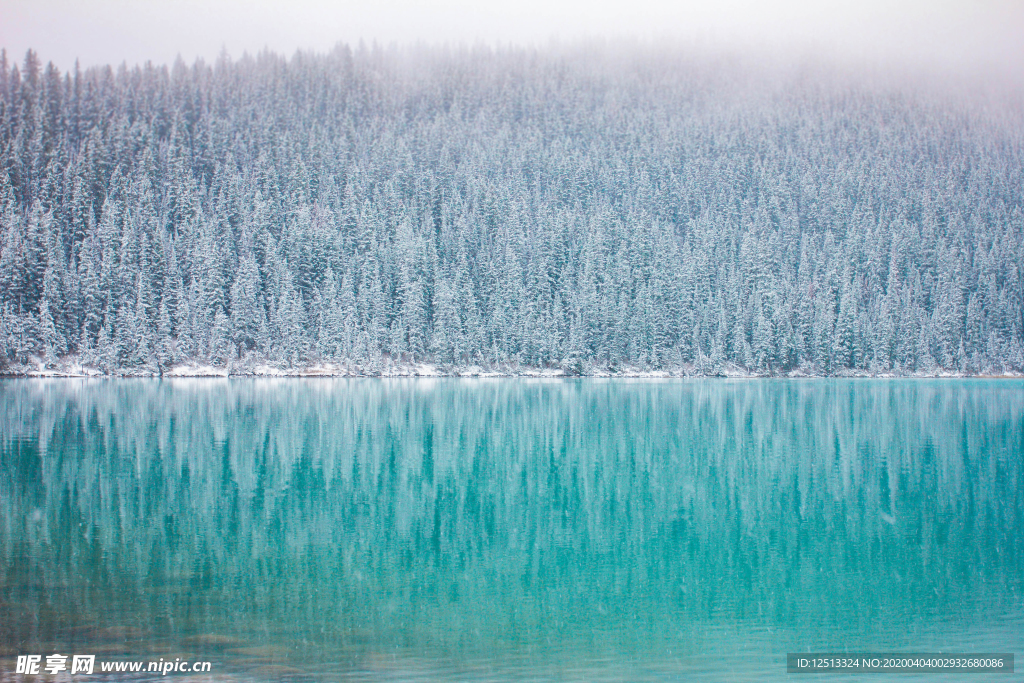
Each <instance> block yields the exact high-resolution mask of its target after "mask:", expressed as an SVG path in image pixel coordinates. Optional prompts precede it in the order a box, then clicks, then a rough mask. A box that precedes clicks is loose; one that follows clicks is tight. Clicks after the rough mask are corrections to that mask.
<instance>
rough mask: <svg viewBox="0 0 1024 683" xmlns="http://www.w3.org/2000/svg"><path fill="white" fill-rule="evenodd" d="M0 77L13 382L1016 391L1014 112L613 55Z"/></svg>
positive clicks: (36, 65) (668, 58)
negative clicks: (492, 377) (194, 373)
mask: <svg viewBox="0 0 1024 683" xmlns="http://www.w3.org/2000/svg"><path fill="white" fill-rule="evenodd" d="M0 67H2V68H0V347H2V348H0V366H2V367H0V371H3V372H5V373H7V374H21V373H26V372H31V371H36V372H38V371H45V370H47V369H49V370H51V371H55V372H66V371H68V369H69V368H77V369H78V370H83V371H84V370H85V369H89V370H90V371H91V372H99V373H109V374H143V375H145V374H154V375H155V374H164V373H168V372H178V373H181V372H187V368H199V367H202V368H207V369H213V370H214V371H217V372H230V373H233V374H235V373H240V374H245V373H252V372H271V371H273V372H291V371H301V370H302V369H303V368H327V370H326V371H328V372H330V371H338V372H347V373H376V372H380V371H381V368H386V367H391V368H394V367H404V368H415V367H421V366H422V367H430V368H434V369H436V371H437V372H441V373H454V372H458V371H459V369H460V368H466V367H469V366H473V367H477V368H482V369H484V370H487V369H497V371H500V372H520V371H526V370H529V369H538V370H542V369H554V370H558V371H560V372H562V373H565V374H594V373H607V372H615V371H616V370H617V369H619V368H623V367H626V368H631V369H638V370H640V371H643V372H657V371H668V372H676V373H678V372H686V373H694V374H719V373H722V372H726V371H732V372H745V373H752V374H771V375H781V374H792V373H799V374H811V375H835V374H896V375H903V374H921V373H923V374H941V373H955V374H1007V373H1020V372H1022V371H1024V206H1022V204H1024V115H1022V111H1021V108H1020V107H1019V106H1018V105H1014V104H1008V103H1006V102H1000V101H997V100H996V99H992V98H990V99H985V98H981V97H969V96H967V95H966V94H957V93H956V92H954V91H953V90H950V89H945V90H939V89H937V88H929V87H926V86H923V85H920V86H915V87H909V86H907V85H906V84H904V85H900V84H899V83H898V82H897V80H888V81H887V80H885V79H874V80H872V79H869V78H867V77H859V76H858V75H857V74H852V73H849V72H842V71H840V70H838V69H834V70H829V69H828V68H824V67H822V68H817V69H810V68H806V67H800V66H789V67H777V68H775V67H773V68H769V67H755V66H752V65H750V64H746V63H744V62H741V61H736V60H730V59H725V58H712V57H708V56H697V55H688V54H685V53H682V52H666V51H657V50H653V49H652V50H645V49H635V50H632V51H629V50H624V49H623V50H614V49H611V48H607V47H605V48H600V47H580V48H573V49H568V48H567V49H563V50H556V49H549V50H532V49H518V48H509V49H506V50H490V49H475V50H471V49H441V48H403V49H397V48H396V49H388V50H383V49H377V48H366V47H360V48H358V49H350V48H348V47H344V46H342V47H339V48H337V49H336V50H334V51H333V52H331V53H330V54H303V53H299V54H296V55H295V56H294V57H291V58H284V57H281V56H278V55H275V54H271V53H263V54H260V55H258V56H256V57H245V58H242V59H240V60H238V61H232V60H230V59H228V58H227V57H224V58H222V59H221V60H220V61H218V62H217V63H216V64H212V65H210V64H204V63H202V62H198V63H196V64H193V65H191V66H189V65H186V64H184V63H182V62H180V61H179V62H178V63H176V64H174V65H173V66H170V67H163V66H153V65H147V66H145V67H140V68H132V69H129V68H126V67H121V68H117V69H114V68H93V69H89V70H86V71H78V70H75V71H74V72H72V73H61V72H60V71H58V70H57V69H56V68H55V67H53V66H52V65H49V66H43V65H42V62H41V61H40V59H39V58H38V57H37V56H36V55H35V54H34V53H31V52H30V53H29V54H28V55H26V56H25V58H24V60H23V61H22V62H20V63H17V64H14V63H12V62H11V61H10V60H9V58H8V57H7V56H6V55H5V56H4V57H3V58H2V60H0ZM182 368H185V369H186V370H182ZM176 369H177V370H176ZM332 369H333V370H332Z"/></svg>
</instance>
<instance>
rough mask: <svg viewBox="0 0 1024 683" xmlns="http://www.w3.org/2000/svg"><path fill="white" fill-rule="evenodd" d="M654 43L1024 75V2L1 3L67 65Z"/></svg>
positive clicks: (4, 27) (4, 31)
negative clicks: (359, 49)
mask: <svg viewBox="0 0 1024 683" xmlns="http://www.w3.org/2000/svg"><path fill="white" fill-rule="evenodd" d="M622 37H632V38H637V39H641V40H650V39H657V40H662V41H666V40H667V41H672V42H681V43H689V44H693V43H697V44H699V45H703V46H708V45H711V46H722V45H724V46H726V47H727V48H730V49H731V48H735V47H738V46H739V47H743V48H744V49H758V50H774V51H778V50H783V51H791V52H794V53H797V54H800V55H804V56H806V55H814V56H817V55H821V56H824V57H829V58H839V59H844V60H850V59H853V60H869V61H871V62H873V63H875V64H878V63H882V64H888V63H892V64H910V65H913V66H917V65H919V64H926V65H932V66H935V67H937V68H940V69H947V68H949V69H963V68H971V69H976V68H981V69H986V70H996V71H1002V72H1006V73H1010V74H1012V73H1022V72H1024V0H716V1H714V2H700V1H698V0H676V1H674V2H672V1H666V0H510V1H508V2H494V1H493V0H483V1H480V0H478V1H476V2H472V1H470V0H426V1H421V2H417V1H415V0H363V1H361V2H355V1H352V0H340V1H331V0H292V1H291V2H280V1H278V0H160V1H156V0H0V47H4V48H6V49H7V52H8V58H9V59H12V58H13V59H15V60H17V61H20V60H21V58H22V56H23V55H24V53H25V50H26V49H27V48H30V47H31V48H33V49H35V50H36V51H37V52H38V53H39V56H40V57H41V59H42V60H43V61H44V62H46V61H51V60H52V61H54V62H55V63H56V64H57V65H58V66H59V67H61V68H62V69H67V68H70V67H71V66H72V65H73V64H74V61H75V60H76V59H78V60H80V61H81V64H82V66H89V65H94V64H107V63H110V64H120V63H121V62H122V61H127V62H128V63H129V64H130V65H131V64H137V63H143V62H146V61H153V62H155V63H171V62H173V61H174V59H175V57H176V56H178V55H179V54H180V55H181V56H182V57H183V58H184V59H185V60H186V61H187V62H192V61H193V60H194V59H195V58H196V57H203V58H204V59H207V60H212V59H215V58H216V57H217V55H218V54H219V53H220V52H221V51H222V50H223V49H226V50H227V52H228V53H229V54H230V55H231V56H232V57H235V58H237V57H240V56H241V55H242V54H243V52H249V53H256V52H258V51H259V50H261V49H263V48H264V47H269V48H270V49H272V50H274V51H277V52H281V53H285V54H288V55H290V54H292V53H294V52H295V51H296V50H298V49H315V50H320V51H323V50H328V49H330V48H331V47H333V46H334V45H336V44H337V43H339V42H347V43H349V44H352V45H356V44H358V42H359V41H360V40H364V41H366V42H367V43H371V42H373V41H377V42H379V43H383V44H389V43H392V42H397V43H400V44H402V43H412V42H428V43H444V42H448V43H470V44H471V43H478V42H485V43H491V44H493V43H515V44H520V45H523V44H539V45H543V44H545V43H547V42H549V41H551V40H553V39H557V40H559V41H561V42H572V41H574V40H578V39H581V38H612V39H614V38H622Z"/></svg>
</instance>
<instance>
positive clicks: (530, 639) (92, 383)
mask: <svg viewBox="0 0 1024 683" xmlns="http://www.w3.org/2000/svg"><path fill="white" fill-rule="evenodd" d="M0 411H2V412H0V680H3V681H15V680H38V681H45V680H52V681H56V680H58V677H56V676H52V675H47V674H41V675H39V676H37V677H34V678H33V677H24V676H22V675H20V674H16V673H15V665H16V658H17V657H18V656H19V655H22V656H23V655H33V654H38V655H42V656H43V661H44V663H45V657H46V656H47V655H51V654H54V653H61V654H65V655H72V654H94V655H95V656H96V660H97V662H99V661H101V660H103V661H105V660H111V661H113V660H132V659H138V660H146V661H149V660H156V659H159V658H164V659H165V660H174V659H176V658H181V659H185V660H204V661H209V662H210V663H211V666H212V669H211V673H209V674H183V673H178V674H175V673H171V674H169V675H168V676H166V677H162V676H160V675H159V674H145V673H141V674H134V675H133V674H128V673H109V674H101V673H99V672H97V673H96V674H94V675H93V676H91V677H90V676H81V675H76V676H70V677H65V678H64V679H63V680H65V681H66V680H71V681H74V680H90V679H92V680H103V679H107V680H119V681H127V680H139V679H143V678H148V679H153V678H157V679H159V678H165V679H167V680H170V679H173V680H176V681H185V680H189V681H193V680H194V681H198V680H216V681H249V680H253V681H276V680H289V681H333V680H344V681H436V680H459V681H676V680H707V681H719V680H726V681H728V680H738V681H755V680H783V679H785V680H794V677H795V680H796V681H802V680H807V681H813V680H821V679H822V677H821V676H815V675H812V676H806V677H805V676H801V675H797V674H787V673H786V653H787V652H822V651H829V650H834V651H855V652H863V651H882V652H888V651H892V652H899V651H903V652H1015V653H1017V655H1018V659H1019V657H1020V654H1021V653H1022V652H1024V382H1022V381H1018V380H980V379H976V380H952V379H950V380H921V379H915V380H778V381H776V380H710V379H705V380H601V379H579V380H520V379H496V380H482V379H437V380H434V379H415V380H414V379H409V380H381V379H360V380H355V379H310V380H300V379H287V380H244V379H238V380H234V379H233V380H226V379H216V380H207V379H177V380H170V381H167V380H163V381H161V380H5V381H0ZM1022 666H1024V665H1022V663H1021V662H1019V661H1018V662H1017V671H1018V672H1019V671H1020V670H1021V667H1022ZM1016 676H1018V677H1024V676H1022V674H1020V673H1018V674H1016ZM993 677H994V678H995V679H996V680H1011V679H1014V676H1005V675H982V676H981V677H980V678H977V680H989V679H991V678H993ZM911 678H915V677H914V676H911ZM838 679H839V680H843V681H853V680H867V681H875V682H878V681H882V680H907V677H906V675H897V676H888V677H887V676H885V675H862V676H859V677H858V676H854V675H847V676H841V677H839V678H838ZM829 680H831V679H829ZM916 680H928V681H931V680H962V677H956V676H946V677H943V676H940V675H927V676H920V677H917V678H916ZM1018 680H1019V679H1018Z"/></svg>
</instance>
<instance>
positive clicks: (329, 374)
mask: <svg viewBox="0 0 1024 683" xmlns="http://www.w3.org/2000/svg"><path fill="white" fill-rule="evenodd" d="M202 377H207V378H217V377H219V378H224V379H228V378H237V379H243V378H249V379H256V378H292V377H294V378H307V379H308V378H317V377H323V378H346V377H349V378H371V377H376V378H420V377H422V378H427V377H433V378H460V377H464V378H469V377H476V378H535V379H538V378H539V379H573V378H606V379H614V378H622V379H685V378H707V379H712V378H717V379H855V378H863V379H915V378H916V379H971V378H973V379H1022V378H1024V373H1021V372H1016V371H1004V372H998V371H992V370H989V371H987V372H977V373H968V372H953V371H949V370H945V369H941V368H936V369H934V370H930V371H929V370H915V371H913V372H899V371H891V370H878V371H872V370H844V371H840V372H836V373H829V374H826V373H821V372H817V371H816V370H815V369H813V368H806V367H797V368H794V369H792V370H789V371H786V372H777V373H769V372H754V371H750V370H748V369H746V368H743V367H741V366H738V365H734V364H731V363H727V364H724V365H722V366H721V367H718V368H707V367H706V366H705V367H703V368H701V367H698V366H697V364H693V363H683V364H680V365H674V366H671V367H664V368H649V367H648V368H645V367H641V366H634V365H617V364H616V365H607V364H605V365H600V364H592V363H583V364H580V365H577V366H576V368H574V369H567V368H565V367H548V368H540V367H534V366H526V365H520V364H515V363H497V364H494V365H488V366H483V365H475V364H474V365H443V364H436V363H409V362H397V361H394V360H391V359H387V358H384V359H380V360H377V361H373V362H369V363H357V362H342V363H338V362H331V363H326V362H325V363H318V364H310V365H300V366H291V367H288V366H285V365H283V364H280V365H279V364H274V363H240V362H234V363H227V364H226V365H222V366H214V365H207V364H199V363H181V364H178V365H173V366H171V367H168V368H162V369H159V368H155V367H153V366H143V367H139V368H119V369H117V370H114V371H104V370H102V369H100V368H97V367H95V366H92V365H85V364H81V363H77V362H74V361H67V362H58V363H53V364H50V367H47V364H46V363H44V362H43V360H42V359H38V358H33V359H32V361H31V362H30V363H28V364H24V365H18V366H14V367H8V368H6V369H5V370H4V371H3V372H0V378H4V379H17V378H24V379H45V378H64V379H126V378H150V379H156V378H161V379H173V378H202Z"/></svg>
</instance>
